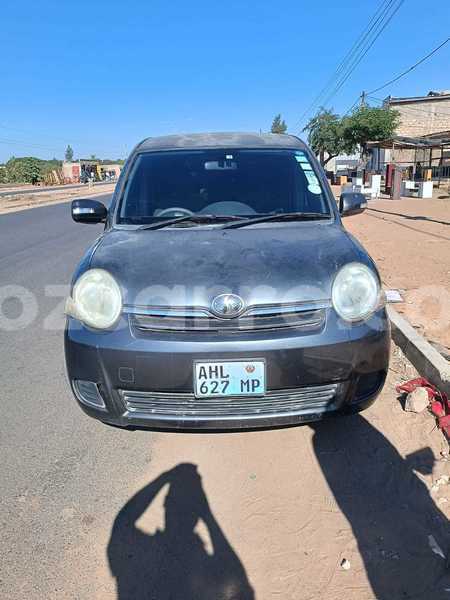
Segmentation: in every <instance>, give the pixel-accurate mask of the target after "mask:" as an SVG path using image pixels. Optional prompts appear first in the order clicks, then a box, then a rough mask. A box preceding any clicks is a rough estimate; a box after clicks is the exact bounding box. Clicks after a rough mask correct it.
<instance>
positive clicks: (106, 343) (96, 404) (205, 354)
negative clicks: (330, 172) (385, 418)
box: [65, 133, 390, 430]
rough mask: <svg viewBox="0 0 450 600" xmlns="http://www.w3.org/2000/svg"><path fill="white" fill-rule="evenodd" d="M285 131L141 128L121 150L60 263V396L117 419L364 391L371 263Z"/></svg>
mask: <svg viewBox="0 0 450 600" xmlns="http://www.w3.org/2000/svg"><path fill="white" fill-rule="evenodd" d="M365 206H366V200H365V198H364V197H363V196H362V195H360V194H357V193H346V194H343V195H342V196H341V198H340V205H339V208H338V206H337V204H336V202H335V200H334V198H333V195H332V192H331V190H330V187H329V185H328V182H327V180H326V178H325V176H324V173H323V171H322V169H321V167H320V166H319V165H318V163H317V161H316V159H315V157H314V155H313V154H312V153H311V152H310V150H309V149H308V148H307V146H306V145H305V144H304V143H303V142H302V141H301V140H299V139H298V138H297V137H294V136H291V135H272V134H264V135H258V134H248V133H218V134H195V135H194V134H193V135H174V136H167V137H159V138H149V139H146V140H144V141H143V142H141V143H140V144H139V145H138V146H137V147H136V148H135V149H134V150H133V152H132V153H131V155H130V157H129V158H128V160H127V163H126V165H125V167H124V169H123V171H122V174H121V176H120V178H119V181H118V183H117V186H116V190H115V193H114V196H113V199H112V202H111V205H110V207H109V209H108V210H107V209H106V207H105V206H104V205H103V204H102V203H100V202H98V201H96V200H75V201H74V202H73V203H72V216H73V219H74V220H75V221H77V222H79V223H100V222H102V223H103V222H104V223H105V229H104V232H103V234H102V235H101V236H100V237H99V238H98V239H97V240H96V241H95V242H94V244H93V245H92V246H91V247H90V248H89V249H88V250H87V252H86V253H85V255H84V256H83V258H82V260H81V261H80V263H79V265H78V267H77V269H76V272H75V274H74V277H73V281H72V287H71V294H70V297H69V298H68V301H67V305H66V314H67V325H66V330H65V352H66V364H67V372H68V377H69V381H70V385H71V387H72V390H73V393H74V395H75V398H76V399H77V401H78V402H79V404H80V406H81V408H82V409H83V410H84V411H85V412H86V413H87V414H89V415H90V416H92V417H95V418H97V419H100V420H101V421H103V422H105V423H109V424H112V425H117V426H121V427H130V428H137V427H145V428H150V429H156V428H162V429H174V430H190V429H192V430H199V429H244V428H254V427H275V426H279V425H288V424H298V423H302V422H304V421H311V420H317V419H321V418H324V417H325V416H328V415H335V414H348V413H353V412H356V411H360V410H362V409H363V408H365V407H367V406H368V405H369V404H371V403H372V402H373V401H374V400H375V398H376V397H377V395H378V394H379V392H380V390H381V388H382V386H383V384H384V381H385V378H386V373H387V369H388V361H389V344H390V341H389V340H390V331H389V322H388V319H387V317H386V311H385V307H384V294H383V292H382V290H381V285H380V278H379V275H378V272H377V269H376V267H375V265H374V263H373V261H372V259H371V258H370V257H369V255H368V254H367V252H366V251H365V250H364V248H363V247H362V246H361V245H360V244H359V242H357V241H356V240H355V239H354V238H353V237H352V236H351V235H350V234H349V233H348V232H347V231H346V230H345V229H344V228H343V226H342V223H341V216H346V215H352V214H356V213H359V212H361V211H362V210H363V209H364V208H365Z"/></svg>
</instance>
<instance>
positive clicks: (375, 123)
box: [342, 106, 399, 148]
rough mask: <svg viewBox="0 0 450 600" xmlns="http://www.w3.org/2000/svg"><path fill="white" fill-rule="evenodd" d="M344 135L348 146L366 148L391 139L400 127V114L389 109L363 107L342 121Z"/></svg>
mask: <svg viewBox="0 0 450 600" xmlns="http://www.w3.org/2000/svg"><path fill="white" fill-rule="evenodd" d="M342 125H343V134H344V138H345V140H347V142H348V144H349V145H351V146H353V147H356V146H358V145H359V146H361V147H362V148H364V147H365V145H366V144H367V142H370V141H373V142H375V141H378V142H382V141H384V140H388V139H389V138H391V137H392V136H393V135H394V133H395V130H396V128H397V127H398V125H399V113H398V111H396V110H390V109H387V108H372V107H370V106H361V107H360V108H358V109H357V110H355V111H354V112H353V113H352V114H351V115H350V116H348V117H344V118H343V119H342Z"/></svg>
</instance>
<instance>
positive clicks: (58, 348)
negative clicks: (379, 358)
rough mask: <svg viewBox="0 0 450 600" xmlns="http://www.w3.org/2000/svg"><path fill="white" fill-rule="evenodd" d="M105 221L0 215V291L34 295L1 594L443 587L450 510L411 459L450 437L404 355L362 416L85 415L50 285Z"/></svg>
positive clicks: (20, 353)
mask: <svg viewBox="0 0 450 600" xmlns="http://www.w3.org/2000/svg"><path fill="white" fill-rule="evenodd" d="M105 201H107V198H105ZM100 232H101V228H100V227H97V226H85V225H75V224H74V223H72V221H71V219H70V216H69V205H68V204H67V203H64V204H60V205H53V206H47V207H42V208H35V209H31V210H25V211H23V212H18V213H14V214H7V215H1V216H0V294H1V293H5V289H6V291H8V290H9V292H11V291H12V289H11V288H5V286H10V285H14V286H22V287H23V288H25V289H26V290H28V291H29V292H31V293H32V294H33V298H35V299H36V303H37V316H36V318H35V319H34V320H33V322H32V323H31V324H29V325H28V326H26V327H24V328H22V329H19V330H11V331H6V330H5V329H4V327H5V321H4V320H3V323H2V325H3V329H2V328H0V353H1V354H0V358H1V362H0V364H1V368H0V400H1V408H2V413H1V416H0V436H1V437H0V452H1V463H0V464H1V466H0V482H1V494H0V527H1V542H0V543H1V548H0V553H1V559H0V570H1V573H0V598H1V600H4V599H8V600H9V599H11V600H22V599H27V600H61V599H66V598H67V599H79V600H91V599H94V600H103V599H111V600H113V599H117V600H144V599H148V598H152V599H154V600H169V599H171V600H225V599H231V598H233V599H235V600H237V599H238V598H239V600H253V598H257V599H259V600H266V599H271V598H274V599H283V600H301V599H303V598H305V599H306V598H307V599H308V600H319V599H322V598H330V599H333V600H344V599H345V600H373V598H374V597H376V598H380V599H381V598H383V599H385V598H386V599H387V598H389V599H391V598H392V599H394V598H404V597H414V598H418V599H423V600H425V599H426V600H431V599H433V600H434V599H436V600H437V599H440V598H443V597H445V592H444V590H445V588H446V587H450V581H448V578H447V579H445V577H444V573H445V561H443V560H442V559H441V558H440V557H439V556H437V555H436V554H433V552H432V551H431V550H430V548H429V545H428V535H430V534H434V536H435V538H436V539H437V540H438V541H439V542H440V543H441V544H442V547H443V548H447V547H448V544H446V543H445V539H444V541H441V540H442V539H443V538H442V536H441V535H440V534H441V533H442V531H441V526H440V525H439V526H438V524H439V523H441V524H442V522H443V519H444V517H443V515H442V514H440V511H439V510H438V509H437V508H436V505H435V504H434V502H433V501H432V499H431V498H430V494H429V492H428V489H427V487H428V488H429V487H430V486H431V477H430V475H429V474H428V476H426V477H425V479H424V481H425V482H426V486H425V485H424V483H423V482H422V481H421V480H419V479H418V477H417V476H416V474H415V472H414V470H413V469H415V471H416V472H418V471H420V472H423V470H424V468H425V470H427V469H428V473H429V472H430V469H431V467H432V465H433V455H434V456H435V457H438V456H439V449H440V442H441V441H442V438H441V435H440V433H439V432H437V431H436V430H434V429H433V427H432V422H431V420H430V417H429V416H428V415H426V414H423V415H414V416H412V415H408V416H406V417H405V413H404V412H403V411H402V409H401V407H400V405H399V404H398V403H397V402H396V401H395V393H394V384H395V383H396V378H397V377H398V373H402V372H403V371H402V368H404V365H403V363H402V362H401V361H400V362H399V363H398V364H397V363H394V367H393V369H394V370H393V371H392V372H391V373H390V375H389V378H388V383H387V385H386V388H385V391H384V393H383V395H382V397H381V398H380V400H379V401H378V403H377V404H376V405H374V407H372V408H371V409H369V410H368V411H367V412H366V413H364V415H363V416H355V417H353V418H348V419H346V420H344V419H340V420H339V419H338V420H335V421H332V422H330V423H328V424H325V423H320V424H318V425H315V426H313V427H300V428H290V429H283V430H275V431H265V432H248V433H237V434H201V435H192V434H168V433H148V432H142V431H141V432H128V431H122V430H119V429H114V428H109V427H106V426H104V425H101V424H99V423H97V422H96V421H94V420H92V419H89V418H88V417H86V416H85V415H84V414H83V413H82V412H81V411H80V410H79V408H78V407H77V406H76V404H75V402H74V401H73V400H72V398H71V396H70V394H69V392H68V389H67V386H66V383H65V375H64V365H63V346H62V331H61V325H62V304H61V300H62V299H61V297H51V295H50V294H51V293H54V292H55V287H52V288H51V289H49V288H48V286H65V285H66V284H67V282H68V281H69V280H70V277H71V274H72V271H73V267H74V265H75V264H76V262H77V260H78V259H79V257H80V255H81V254H82V252H83V250H84V248H86V246H87V245H88V243H89V242H90V241H91V240H93V239H94V238H95V237H96V236H97V235H99V233H100ZM20 289H21V288H20ZM20 289H19V288H15V290H16V292H17V291H20ZM56 292H59V293H61V289H60V287H57V288H56ZM65 292H66V290H64V293H65ZM29 302H30V301H29ZM0 304H1V313H0V316H1V315H3V317H7V318H9V319H14V318H17V317H18V316H20V314H21V309H20V306H19V305H18V303H17V301H16V302H14V301H13V300H11V299H9V300H6V301H4V302H2V303H0ZM29 306H31V308H33V302H31V305H29ZM405 368H406V367H405ZM410 374H411V372H410V371H406V372H405V373H404V375H405V376H406V377H407V376H409V375H410ZM428 446H429V447H430V448H431V450H430V449H429V448H428ZM180 463H188V465H187V466H186V465H185V466H181V465H180ZM189 465H191V466H189ZM446 465H447V463H445V466H446ZM435 473H436V471H435ZM200 477H201V479H200ZM163 489H164V490H169V491H168V493H167V496H166V498H165V500H164V499H163V497H164V494H160V493H159V492H160V491H161V490H163ZM445 493H446V492H445V491H444V490H441V491H440V492H439V495H442V496H444V495H445ZM442 506H443V508H442V510H444V509H445V507H446V506H448V505H442ZM197 519H199V521H198V523H197ZM194 527H195V529H194ZM344 559H346V560H347V561H349V563H350V565H351V568H350V570H344V569H342V568H341V567H340V564H341V562H342V561H343V560H344ZM116 586H117V587H116ZM236 589H240V592H239V593H238V592H236ZM193 590H195V591H193ZM252 590H253V591H252ZM431 590H433V591H431ZM235 592H236V593H235Z"/></svg>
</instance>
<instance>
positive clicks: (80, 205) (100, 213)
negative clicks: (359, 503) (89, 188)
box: [72, 198, 108, 223]
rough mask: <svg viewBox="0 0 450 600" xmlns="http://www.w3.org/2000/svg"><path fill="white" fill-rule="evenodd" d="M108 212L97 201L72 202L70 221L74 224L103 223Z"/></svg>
mask: <svg viewBox="0 0 450 600" xmlns="http://www.w3.org/2000/svg"><path fill="white" fill-rule="evenodd" d="M107 215H108V211H107V210H106V206H105V205H104V204H102V203H101V202H99V201H98V200H90V199H87V198H86V199H82V200H73V201H72V219H73V220H74V221H75V223H104V222H105V221H106V216H107Z"/></svg>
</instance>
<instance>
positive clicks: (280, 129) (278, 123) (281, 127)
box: [270, 114, 287, 133]
mask: <svg viewBox="0 0 450 600" xmlns="http://www.w3.org/2000/svg"><path fill="white" fill-rule="evenodd" d="M270 131H271V133H286V131H287V125H286V121H285V120H284V119H282V118H281V114H278V115H276V116H275V118H274V120H273V121H272V127H271V128H270Z"/></svg>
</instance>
